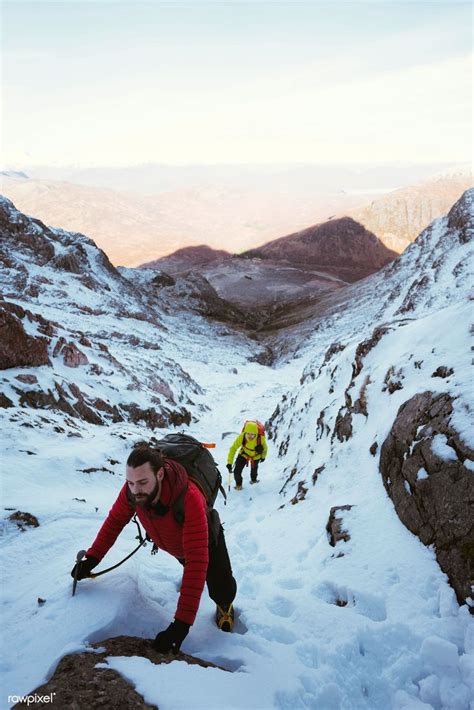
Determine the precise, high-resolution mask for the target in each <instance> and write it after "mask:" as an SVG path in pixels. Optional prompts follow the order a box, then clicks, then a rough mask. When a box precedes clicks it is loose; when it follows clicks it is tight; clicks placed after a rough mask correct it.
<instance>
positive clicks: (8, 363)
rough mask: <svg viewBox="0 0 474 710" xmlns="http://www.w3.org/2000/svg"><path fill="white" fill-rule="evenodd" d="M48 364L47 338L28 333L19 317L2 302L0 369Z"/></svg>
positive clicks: (0, 314)
mask: <svg viewBox="0 0 474 710" xmlns="http://www.w3.org/2000/svg"><path fill="white" fill-rule="evenodd" d="M20 310H21V309H20ZM24 313H25V312H24ZM50 364H51V363H50V361H49V357H48V340H47V339H46V338H44V337H42V336H38V337H35V336H33V335H28V334H27V333H26V331H25V329H24V327H23V323H22V321H21V320H20V318H19V317H18V316H17V315H15V314H14V313H11V312H10V309H8V310H7V308H6V307H5V304H2V305H1V306H0V370H7V369H8V368H10V367H39V366H41V365H50Z"/></svg>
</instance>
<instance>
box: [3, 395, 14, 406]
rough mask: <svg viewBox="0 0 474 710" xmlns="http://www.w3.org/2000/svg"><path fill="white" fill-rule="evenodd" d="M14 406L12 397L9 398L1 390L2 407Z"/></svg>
mask: <svg viewBox="0 0 474 710" xmlns="http://www.w3.org/2000/svg"><path fill="white" fill-rule="evenodd" d="M13 406H14V404H13V402H12V401H11V399H9V398H8V397H7V395H6V394H4V393H3V392H0V407H2V409H8V408H9V407H13Z"/></svg>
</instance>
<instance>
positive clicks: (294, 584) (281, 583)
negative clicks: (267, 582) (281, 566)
mask: <svg viewBox="0 0 474 710" xmlns="http://www.w3.org/2000/svg"><path fill="white" fill-rule="evenodd" d="M276 584H277V586H278V587H280V588H281V589H289V590H291V589H301V588H302V586H303V582H302V581H301V579H297V578H296V577H287V578H285V579H278V580H277V581H276Z"/></svg>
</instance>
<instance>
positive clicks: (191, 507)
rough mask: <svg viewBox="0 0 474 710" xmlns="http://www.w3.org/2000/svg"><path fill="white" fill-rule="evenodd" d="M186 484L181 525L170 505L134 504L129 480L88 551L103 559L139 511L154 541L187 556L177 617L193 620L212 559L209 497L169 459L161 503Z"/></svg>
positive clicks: (169, 500) (170, 500) (168, 501)
mask: <svg viewBox="0 0 474 710" xmlns="http://www.w3.org/2000/svg"><path fill="white" fill-rule="evenodd" d="M186 486H187V487H188V488H187V491H186V494H185V496H184V501H183V502H184V524H183V525H179V524H178V523H177V522H176V520H175V519H174V516H173V511H172V510H171V508H170V509H169V510H168V511H167V512H166V513H164V514H163V515H159V514H157V513H156V512H155V511H151V510H145V509H142V508H140V507H137V508H136V509H135V508H134V507H132V505H131V504H130V502H129V500H128V497H127V487H128V484H127V483H125V485H124V486H123V488H122V490H121V491H120V493H119V496H118V498H117V500H116V501H115V503H114V504H113V506H112V508H111V509H110V512H109V514H108V516H107V518H106V520H105V522H104V524H103V525H102V527H101V529H100V530H99V532H98V534H97V537H96V539H95V540H94V542H93V544H92V546H91V547H90V548H89V549H88V550H87V553H86V554H87V555H92V556H93V557H96V558H97V559H98V560H101V559H102V558H103V557H104V555H105V554H106V553H107V552H108V551H109V550H110V548H111V547H112V545H113V544H114V542H115V541H116V539H117V537H118V536H119V534H120V533H121V532H122V530H123V528H124V527H125V525H126V524H127V523H128V522H129V521H130V519H131V518H132V516H133V514H134V513H135V512H136V514H137V517H138V519H139V520H140V522H141V524H142V525H143V527H144V528H145V530H146V532H147V533H148V535H149V536H150V538H151V539H152V540H153V542H154V543H155V545H156V546H157V547H159V548H160V549H162V550H165V552H168V553H169V554H170V555H173V557H177V558H178V559H181V560H184V562H185V566H184V571H183V581H182V584H181V591H180V594H179V599H178V606H177V609H176V614H175V618H176V619H180V621H184V622H186V623H187V624H192V623H193V622H194V619H195V618H196V614H197V610H198V607H199V602H200V600H201V594H202V590H203V588H204V582H205V581H206V575H207V566H208V562H209V551H208V546H207V540H208V529H207V518H206V501H205V498H204V496H203V494H202V493H201V491H200V490H199V488H198V487H197V486H196V485H195V484H194V483H193V482H192V481H188V475H187V473H186V470H185V469H184V468H183V466H181V464H179V463H177V462H176V461H167V462H166V463H165V476H164V478H163V484H162V489H161V496H160V503H162V504H163V505H165V506H172V504H173V503H174V501H175V500H176V498H177V497H178V496H179V495H180V493H181V492H182V491H183V489H184V488H185V487H186Z"/></svg>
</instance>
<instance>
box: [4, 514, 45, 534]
mask: <svg viewBox="0 0 474 710" xmlns="http://www.w3.org/2000/svg"><path fill="white" fill-rule="evenodd" d="M8 520H12V521H13V522H14V523H16V524H17V526H18V527H19V528H20V530H21V531H22V532H24V531H25V529H26V528H25V525H27V526H28V527H30V528H38V527H39V522H38V518H37V517H36V515H32V514H31V513H24V512H23V511H21V510H17V511H16V512H15V513H12V514H11V515H9V516H8Z"/></svg>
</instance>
